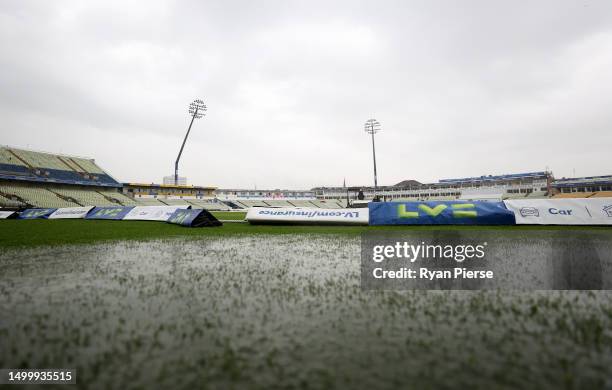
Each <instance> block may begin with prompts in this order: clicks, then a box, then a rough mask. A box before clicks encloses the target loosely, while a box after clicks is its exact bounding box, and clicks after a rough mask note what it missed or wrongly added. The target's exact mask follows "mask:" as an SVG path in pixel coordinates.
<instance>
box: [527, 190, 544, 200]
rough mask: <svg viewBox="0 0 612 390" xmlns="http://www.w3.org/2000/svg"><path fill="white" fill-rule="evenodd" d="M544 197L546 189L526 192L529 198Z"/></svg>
mask: <svg viewBox="0 0 612 390" xmlns="http://www.w3.org/2000/svg"><path fill="white" fill-rule="evenodd" d="M546 197H547V192H546V191H533V192H531V193H529V194H527V198H530V199H542V198H546Z"/></svg>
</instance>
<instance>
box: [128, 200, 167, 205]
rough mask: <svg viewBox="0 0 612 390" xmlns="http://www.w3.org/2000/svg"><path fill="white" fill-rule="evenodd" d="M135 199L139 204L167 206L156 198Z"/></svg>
mask: <svg viewBox="0 0 612 390" xmlns="http://www.w3.org/2000/svg"><path fill="white" fill-rule="evenodd" d="M135 200H136V204H137V205H139V206H167V204H166V203H164V202H162V201H161V200H159V199H157V198H137V199H135Z"/></svg>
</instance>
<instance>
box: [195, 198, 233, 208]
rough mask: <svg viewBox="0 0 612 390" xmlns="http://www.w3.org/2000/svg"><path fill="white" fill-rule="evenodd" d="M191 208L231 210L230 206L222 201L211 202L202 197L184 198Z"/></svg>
mask: <svg viewBox="0 0 612 390" xmlns="http://www.w3.org/2000/svg"><path fill="white" fill-rule="evenodd" d="M186 200H187V202H188V203H189V204H191V208H194V209H205V210H208V211H225V210H231V209H232V208H231V207H229V206H228V205H226V204H225V203H223V202H211V201H208V200H203V199H186Z"/></svg>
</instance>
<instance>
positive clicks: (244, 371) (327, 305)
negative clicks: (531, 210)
mask: <svg viewBox="0 0 612 390" xmlns="http://www.w3.org/2000/svg"><path fill="white" fill-rule="evenodd" d="M364 229H368V228H367V227H363V228H362V227H356V228H346V227H328V228H316V227H282V226H269V227H266V226H249V225H248V224H240V223H233V224H229V223H228V224H226V225H225V226H224V227H222V228H218V229H205V228H203V229H189V228H183V227H180V226H173V225H169V224H164V223H154V222H114V221H45V220H40V221H36V220H35V221H0V238H1V239H2V244H1V245H0V313H2V314H1V315H0V367H2V368H4V367H11V368H19V367H21V368H26V367H29V368H33V367H39V368H46V367H70V368H72V367H75V368H77V370H78V375H77V377H78V383H79V386H78V387H80V388H102V389H104V388H108V389H114V388H122V389H137V388H138V389H143V388H147V389H148V388H175V389H194V388H211V389H217V388H219V389H225V388H235V389H242V388H255V389H270V388H295V389H297V388H301V389H309V388H312V389H330V388H331V389H334V388H338V389H339V388H351V389H375V388H389V389H395V388H416V389H428V388H482V389H490V388H507V389H510V388H534V389H536V388H537V389H543V388H550V389H559V388H564V389H583V388H588V389H598V388H602V389H603V388H609V387H610V386H611V384H612V369H611V368H610V367H612V294H611V293H608V292H588V291H586V292H536V293H533V292H532V293H527V292H523V293H520V292H436V291H372V292H365V291H362V290H361V288H360V277H359V272H360V245H359V244H360V238H359V235H358V234H359V233H360V232H362V231H364ZM506 229H507V228H506ZM506 229H504V228H499V229H496V230H495V231H496V232H499V234H500V235H502V236H503V235H504V234H505V233H506V232H512V234H515V235H516V234H518V235H529V234H546V233H545V232H546V230H536V229H529V228H528V229H511V230H506ZM595 230H598V232H597V233H598V234H601V233H602V231H601V229H595ZM542 232H544V233H542ZM603 232H604V234H605V232H610V237H611V238H612V231H611V230H610V229H608V230H604V231H603ZM248 233H257V234H248ZM281 233H282V234H281ZM323 233H325V234H323ZM568 234H572V233H571V231H568ZM15 236H17V237H18V238H15ZM159 237H164V238H159ZM7 238H8V240H7ZM125 238H129V240H124V239H125ZM7 242H8V245H7ZM58 242H59V243H60V245H58ZM28 243H29V245H30V246H29V247H25V246H24V244H28ZM49 243H54V244H55V245H53V246H48V245H45V244H49ZM67 243H71V244H70V245H67ZM72 243H78V244H79V245H72ZM87 243H89V244H87ZM92 243H93V244H92ZM606 272H610V270H606ZM48 388H53V387H52V386H49V387H48Z"/></svg>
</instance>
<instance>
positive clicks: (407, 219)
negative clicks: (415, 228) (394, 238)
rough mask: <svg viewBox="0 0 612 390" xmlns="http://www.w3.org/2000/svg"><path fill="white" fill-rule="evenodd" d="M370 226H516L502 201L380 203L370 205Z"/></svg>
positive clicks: (511, 214) (511, 213) (512, 216)
mask: <svg viewBox="0 0 612 390" xmlns="http://www.w3.org/2000/svg"><path fill="white" fill-rule="evenodd" d="M368 208H369V213H370V225H513V224H514V223H515V218H514V213H513V212H512V211H510V210H508V209H507V208H506V206H505V205H504V204H503V202H488V201H472V202H465V201H429V202H380V203H374V202H373V203H370V204H369V205H368Z"/></svg>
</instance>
